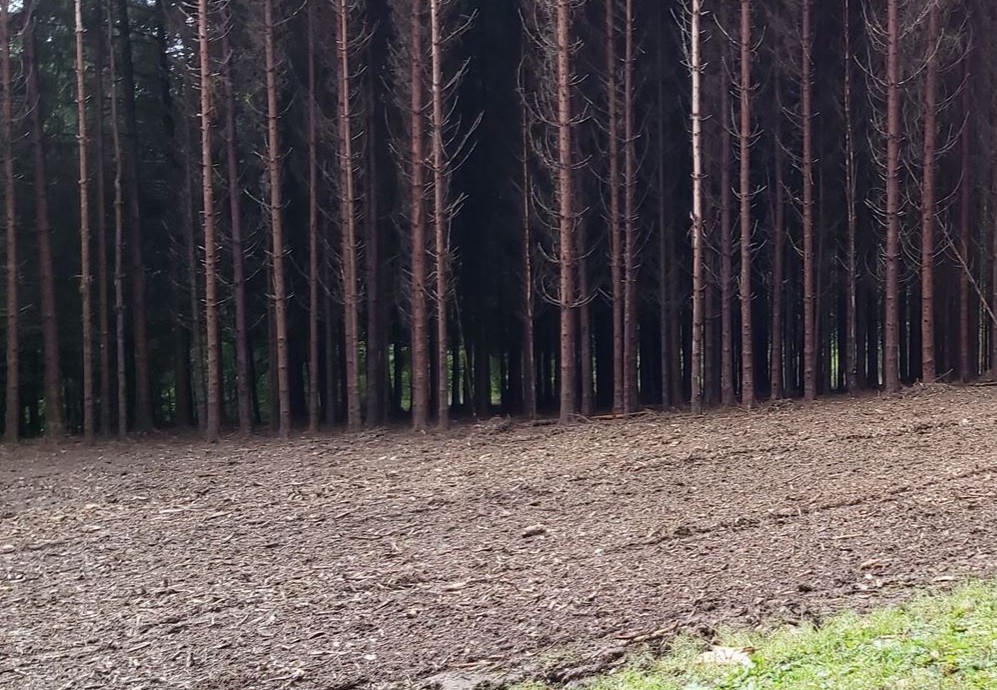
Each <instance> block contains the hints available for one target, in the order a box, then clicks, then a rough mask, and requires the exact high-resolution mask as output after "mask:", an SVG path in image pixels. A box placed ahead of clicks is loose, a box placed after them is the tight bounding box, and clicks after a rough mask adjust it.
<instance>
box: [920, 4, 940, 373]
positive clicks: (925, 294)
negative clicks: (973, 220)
mask: <svg viewBox="0 0 997 690" xmlns="http://www.w3.org/2000/svg"><path fill="white" fill-rule="evenodd" d="M938 15H939V9H938V4H937V3H932V5H931V8H930V9H929V10H928V50H929V51H930V52H929V56H928V64H927V68H926V70H925V83H924V159H923V162H922V171H923V174H924V179H923V180H922V183H921V380H922V381H924V382H925V383H933V382H934V381H935V379H936V378H937V374H936V372H935V168H936V165H937V162H936V160H935V149H936V146H937V143H936V138H937V136H938V56H937V51H936V50H935V48H936V44H937V43H938V33H939V27H938V24H939V16H938Z"/></svg>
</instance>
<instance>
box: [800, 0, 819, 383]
mask: <svg viewBox="0 0 997 690" xmlns="http://www.w3.org/2000/svg"><path fill="white" fill-rule="evenodd" d="M812 10H813V1H812V0H803V22H802V28H801V32H800V33H801V40H802V44H803V50H802V51H801V52H802V64H801V69H800V91H801V93H802V112H801V114H800V117H801V120H802V126H803V161H802V165H801V169H802V172H803V397H804V398H805V399H806V400H813V399H814V398H816V397H817V315H816V301H817V295H816V289H815V283H816V265H815V264H816V260H815V258H814V178H813V166H814V151H813V149H814V144H813V78H812V73H813V42H814V38H813V26H812V18H811V13H812Z"/></svg>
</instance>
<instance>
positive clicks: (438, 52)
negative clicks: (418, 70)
mask: <svg viewBox="0 0 997 690" xmlns="http://www.w3.org/2000/svg"><path fill="white" fill-rule="evenodd" d="M440 2H441V0H429V17H430V22H429V23H430V30H431V34H432V53H431V55H432V63H433V64H432V69H433V82H432V98H433V108H432V117H431V125H430V127H431V130H432V137H433V230H434V235H435V244H436V247H435V249H436V252H435V253H436V382H437V386H436V403H437V410H436V422H437V425H438V426H439V427H440V428H441V429H445V428H446V427H447V426H448V424H449V421H450V401H449V383H448V379H447V376H446V371H447V257H448V254H449V247H448V246H447V230H448V218H447V215H448V209H447V208H446V204H447V198H446V192H447V189H446V172H447V171H446V170H445V169H444V166H445V165H446V164H447V163H446V162H445V161H444V151H443V126H444V124H445V122H444V117H445V115H444V112H443V89H444V88H445V85H444V83H443V43H442V36H441V31H440Z"/></svg>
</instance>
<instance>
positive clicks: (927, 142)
mask: <svg viewBox="0 0 997 690" xmlns="http://www.w3.org/2000/svg"><path fill="white" fill-rule="evenodd" d="M938 15H939V9H938V4H937V3H932V5H931V8H930V9H929V10H928V50H929V57H928V64H927V69H926V73H925V85H924V159H923V174H924V179H923V181H922V183H921V380H922V381H923V382H924V383H933V382H934V381H935V379H936V378H937V377H938V376H937V373H936V372H935V168H936V165H937V162H936V160H935V148H936V141H935V140H936V137H937V136H938V56H937V52H936V44H937V43H938V38H939V35H938V34H939V27H938V23H939V17H938ZM964 258H966V257H965V256H964Z"/></svg>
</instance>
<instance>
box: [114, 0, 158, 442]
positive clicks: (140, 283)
mask: <svg viewBox="0 0 997 690" xmlns="http://www.w3.org/2000/svg"><path fill="white" fill-rule="evenodd" d="M117 3H118V4H117V10H118V43H119V53H118V54H119V56H120V57H119V66H120V77H121V87H122V97H123V104H122V105H123V108H124V119H123V126H120V125H119V127H120V128H121V132H120V135H119V136H120V137H121V138H122V139H124V143H123V145H122V157H121V165H122V182H121V183H122V186H123V187H124V190H123V193H124V194H125V198H126V201H127V204H128V230H129V232H128V236H127V240H128V241H127V248H128V263H129V266H128V268H129V276H130V279H131V299H132V323H133V330H134V350H135V403H134V409H135V428H136V430H138V431H147V430H149V429H150V428H152V391H151V389H150V384H151V381H152V374H151V372H150V369H149V334H148V327H147V323H146V320H147V316H146V307H145V304H146V302H145V283H146V280H145V265H144V261H143V249H142V208H141V201H140V199H139V194H140V192H139V163H138V161H139V138H138V115H137V106H136V103H135V88H136V87H135V66H134V60H133V55H132V42H131V23H130V20H129V16H128V0H117Z"/></svg>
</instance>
